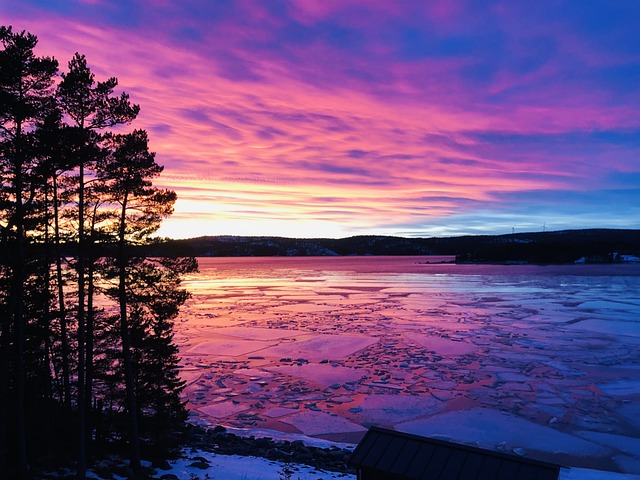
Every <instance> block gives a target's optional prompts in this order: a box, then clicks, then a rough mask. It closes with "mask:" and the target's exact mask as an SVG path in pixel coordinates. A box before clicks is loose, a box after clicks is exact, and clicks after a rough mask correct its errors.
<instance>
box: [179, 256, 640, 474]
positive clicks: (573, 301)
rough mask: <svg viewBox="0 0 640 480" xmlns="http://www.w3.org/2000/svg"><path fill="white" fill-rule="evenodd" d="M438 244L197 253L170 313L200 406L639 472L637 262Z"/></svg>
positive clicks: (331, 432)
mask: <svg viewBox="0 0 640 480" xmlns="http://www.w3.org/2000/svg"><path fill="white" fill-rule="evenodd" d="M436 260H437V259H436ZM428 261H433V258H431V259H430V257H302V258H300V257H293V258H292V257H275V258H201V259H199V263H200V273H198V274H197V275H193V276H192V277H190V278H189V280H188V281H187V282H186V286H187V288H188V289H189V290H190V291H191V292H192V293H193V298H192V299H191V300H190V301H189V302H188V304H187V305H186V306H185V307H184V308H183V311H182V313H181V316H180V319H179V321H178V322H177V323H176V340H177V343H178V344H179V346H180V352H181V356H182V359H183V360H182V362H183V369H182V372H183V377H184V378H185V380H187V381H188V387H187V388H186V390H185V394H186V397H187V399H188V400H189V404H188V407H189V409H190V411H191V416H192V421H194V422H198V423H203V424H211V425H218V424H221V425H224V426H226V427H229V428H234V429H239V430H242V431H244V432H246V433H248V434H255V435H262V436H271V437H276V436H277V437H283V438H298V436H302V437H304V438H309V437H312V438H313V439H314V441H316V442H320V441H322V440H330V441H334V442H344V443H357V441H358V440H359V439H360V438H361V436H362V435H363V433H364V431H365V430H366V428H367V427H368V426H370V425H380V426H384V427H389V428H395V429H396V430H400V431H405V432H411V433H417V434H422V435H428V436H432V437H440V438H446V439H449V440H453V441H458V442H463V443H470V444H476V445H479V446H482V447H485V448H492V449H497V450H503V451H509V452H515V453H517V454H525V455H527V456H530V457H534V458H539V459H543V460H550V461H554V462H557V463H561V464H565V465H568V466H584V467H592V468H599V469H604V470H614V471H621V472H628V473H636V474H640V266H637V265H611V266H604V265H575V266H573V265H571V266H547V267H544V266H502V265H490V266H487V265H453V264H428V263H427V262H428Z"/></svg>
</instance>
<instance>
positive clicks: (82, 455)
mask: <svg viewBox="0 0 640 480" xmlns="http://www.w3.org/2000/svg"><path fill="white" fill-rule="evenodd" d="M79 182H80V184H79V192H78V264H77V269H78V465H77V471H76V475H77V477H78V479H79V480H84V478H85V476H86V471H87V465H86V443H85V438H86V433H85V432H86V410H85V398H84V397H85V386H84V378H85V377H84V375H85V349H84V347H85V331H84V322H85V319H84V297H85V265H84V264H85V252H84V165H83V164H82V161H81V162H80V179H79Z"/></svg>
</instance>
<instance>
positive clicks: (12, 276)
mask: <svg viewBox="0 0 640 480" xmlns="http://www.w3.org/2000/svg"><path fill="white" fill-rule="evenodd" d="M0 42H1V43H2V46H3V49H2V50H0V177H1V179H2V185H1V188H2V190H1V192H0V217H1V218H2V220H3V221H2V224H0V225H1V226H0V229H1V231H0V242H1V243H2V251H3V255H2V260H1V261H2V264H3V268H2V273H3V274H5V275H6V276H7V287H8V289H7V294H6V295H5V296H4V300H5V302H6V303H5V305H3V307H4V308H3V310H4V311H5V312H6V313H5V315H3V318H2V332H1V334H0V335H1V337H2V339H1V341H0V343H1V345H2V352H1V355H2V361H1V362H0V365H1V370H2V371H1V372H0V383H1V384H2V385H1V386H0V388H2V389H3V391H2V395H1V400H0V402H1V403H0V415H4V416H5V418H3V419H2V421H0V424H2V426H1V427H0V428H2V431H0V438H1V439H2V440H1V441H2V442H3V452H2V453H3V455H2V457H3V460H4V459H5V458H9V457H10V455H9V454H8V452H9V451H10V449H11V448H12V447H15V452H14V454H15V457H16V458H17V464H18V475H19V476H20V477H22V478H26V477H27V476H28V474H29V472H28V471H29V466H28V445H27V426H26V415H27V412H26V409H27V404H28V402H29V400H31V399H30V398H28V397H27V395H26V393H27V372H26V371H25V365H26V363H25V359H26V354H25V350H26V348H27V346H28V345H27V335H28V333H29V332H28V330H29V329H28V324H29V322H30V319H32V318H33V317H31V318H30V315H29V309H28V308H27V305H28V302H29V301H30V300H31V298H30V297H29V295H28V293H30V292H28V286H29V282H30V277H31V276H32V275H34V274H35V273H33V271H32V266H33V265H32V263H33V259H32V258H30V254H29V249H30V236H33V235H34V232H35V231H36V230H37V228H38V227H39V226H38V225H34V222H33V220H34V218H33V216H32V215H33V212H34V208H35V198H36V193H37V192H38V191H39V190H40V189H41V187H42V186H41V185H38V183H37V180H38V176H37V175H34V174H33V172H34V169H36V168H37V157H36V156H35V155H34V149H33V143H34V142H33V137H34V130H35V129H36V127H37V123H38V121H39V120H41V119H42V118H43V117H44V116H45V115H46V112H47V111H48V109H49V107H50V105H51V102H50V98H51V96H52V86H53V77H54V75H55V74H56V72H57V67H58V65H57V62H56V61H55V60H54V59H51V58H42V57H36V56H35V54H34V52H33V50H34V48H35V46H36V44H37V42H38V40H37V38H36V37H35V36H34V35H31V34H29V33H26V32H24V31H23V32H20V33H14V32H13V30H12V28H11V27H0ZM31 293H33V292H31ZM9 412H15V414H14V415H12V416H11V417H8V413H9ZM13 431H15V437H13V438H14V439H15V442H13V443H12V442H10V441H8V440H9V439H10V438H12V436H13Z"/></svg>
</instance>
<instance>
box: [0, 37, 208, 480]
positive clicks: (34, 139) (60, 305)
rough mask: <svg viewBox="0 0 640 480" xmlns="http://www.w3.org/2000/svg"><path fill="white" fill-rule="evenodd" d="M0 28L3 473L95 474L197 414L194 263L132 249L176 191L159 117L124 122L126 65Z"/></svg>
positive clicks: (166, 446)
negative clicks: (187, 316) (151, 129)
mask: <svg viewBox="0 0 640 480" xmlns="http://www.w3.org/2000/svg"><path fill="white" fill-rule="evenodd" d="M0 42H1V46H0V47H1V49H0V179H1V182H2V183H1V187H0V416H1V418H0V477H1V478H33V477H34V476H35V475H36V472H37V471H38V469H42V468H50V467H51V468H53V467H55V466H59V465H69V466H73V468H74V469H75V471H76V473H75V475H76V477H77V478H84V477H85V472H86V469H87V467H88V466H89V465H90V464H91V461H92V459H93V458H94V457H95V456H96V455H98V454H104V452H106V451H118V452H126V455H128V456H129V458H130V467H131V476H132V477H135V476H137V475H138V472H139V471H140V458H141V451H145V449H146V451H147V452H148V453H149V455H154V454H155V455H159V456H161V455H166V453H167V452H168V451H169V450H170V449H171V448H173V447H175V445H176V439H177V438H178V437H177V435H178V434H179V432H180V431H181V429H182V428H183V426H184V422H185V420H186V417H187V413H186V409H185V406H184V404H183V403H182V402H181V400H180V393H181V391H182V389H183V387H184V382H183V381H182V380H181V379H180V377H179V375H178V370H177V367H178V356H177V348H176V346H175V344H174V342H173V321H174V319H175V318H176V316H177V314H178V310H179V308H180V306H181V305H182V304H183V303H184V302H185V301H186V300H187V298H188V296H189V294H188V292H187V291H185V290H184V289H183V288H181V286H180V285H181V278H182V276H183V275H184V274H186V273H189V272H193V271H195V270H196V269H197V264H196V262H195V259H194V258H190V257H177V258H175V257H174V258H168V257H149V256H141V255H140V254H139V252H138V251H137V250H136V249H135V248H136V247H139V246H140V245H144V244H146V243H148V242H149V241H150V238H151V235H153V234H154V233H155V232H156V231H157V229H158V228H159V226H160V223H161V221H162V220H163V219H164V218H166V217H168V216H169V215H171V213H172V211H173V205H174V203H175V200H176V194H175V192H173V191H170V190H164V189H159V188H156V187H154V186H153V183H152V181H153V179H154V178H155V177H157V176H158V175H159V174H160V173H161V172H162V167H161V166H159V165H158V164H157V163H156V161H155V155H154V153H152V152H150V151H149V146H148V136H147V133H146V132H145V131H144V130H133V131H131V132H130V133H122V132H123V131H125V130H126V128H125V127H126V126H128V125H130V124H131V123H132V122H133V121H134V120H135V118H136V116H137V115H138V113H139V110H140V108H139V106H138V105H135V104H134V103H132V101H131V100H130V98H129V96H128V95H127V94H126V93H119V94H118V93H116V88H117V86H118V82H117V80H116V78H108V79H105V80H102V81H100V80H96V78H95V76H94V74H93V73H92V71H91V69H90V67H89V66H88V62H87V59H86V58H85V56H84V55H81V54H79V53H76V54H75V55H74V56H73V58H72V59H71V60H70V61H69V62H68V65H67V69H66V70H65V71H63V72H61V71H60V67H59V64H58V61H57V60H56V59H55V58H51V57H41V56H38V55H37V53H36V47H37V43H38V39H37V37H36V36H35V35H33V34H31V33H28V32H25V31H14V30H13V29H12V27H4V26H3V27H0ZM69 245H73V246H74V247H73V248H72V249H71V250H70V249H69ZM105 252H107V254H105ZM150 449H153V450H150Z"/></svg>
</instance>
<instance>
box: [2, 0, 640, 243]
mask: <svg viewBox="0 0 640 480" xmlns="http://www.w3.org/2000/svg"><path fill="white" fill-rule="evenodd" d="M0 18H1V19H2V21H1V22H0V23H2V24H4V25H13V28H14V30H27V31H30V32H31V33H34V34H36V35H37V36H38V37H39V39H40V43H39V46H38V49H37V53H39V54H40V55H53V56H55V57H56V58H57V59H58V60H59V61H60V64H61V67H62V69H63V70H66V64H67V62H68V60H69V59H70V58H71V56H72V54H73V53H74V52H76V51H79V52H80V53H85V54H86V55H87V58H88V62H89V65H90V66H91V68H92V69H93V71H94V72H95V73H96V75H97V78H98V79H104V78H106V77H108V76H115V77H118V79H119V80H120V87H121V88H122V89H123V90H124V91H126V92H127V93H129V94H130V95H131V97H132V100H133V101H134V102H135V103H138V104H139V105H140V107H141V114H140V116H139V117H138V119H137V120H136V121H135V122H134V124H132V126H131V127H130V128H145V129H147V130H148V131H149V134H150V137H151V146H152V149H153V150H154V151H155V152H156V153H157V160H158V161H159V163H161V164H163V165H164V166H165V172H164V173H163V175H162V177H161V178H160V180H159V181H158V182H157V184H158V185H160V186H167V187H170V188H172V189H174V190H176V191H177V193H178V196H179V200H178V202H177V204H176V212H175V214H174V216H173V217H172V218H171V219H169V220H168V221H166V222H165V225H164V226H163V228H162V230H161V232H160V233H161V234H163V235H167V236H173V237H192V236H199V235H220V234H231V235H235V234H238V235H282V236H296V237H321V236H322V237H343V236H349V235H357V234H391V235H402V236H443V235H460V234H485V233H487V234H500V233H510V232H511V231H512V230H513V229H515V231H540V230H542V229H543V226H546V228H547V230H559V229H565V228H584V227H615V228H640V27H639V25H640V2H639V1H638V0H615V1H604V0H599V1H592V0H580V1H559V0H539V1H535V2H524V1H518V0H515V1H514V0H508V1H491V0H489V1H487V0H483V1H479V0H478V1H473V0H446V1H419V0H416V1H389V0H384V1H378V0H289V1H278V0H238V1H216V0H183V1H178V0H174V1H168V0H138V1H132V0H113V1H111V0H5V1H3V2H1V3H0Z"/></svg>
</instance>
